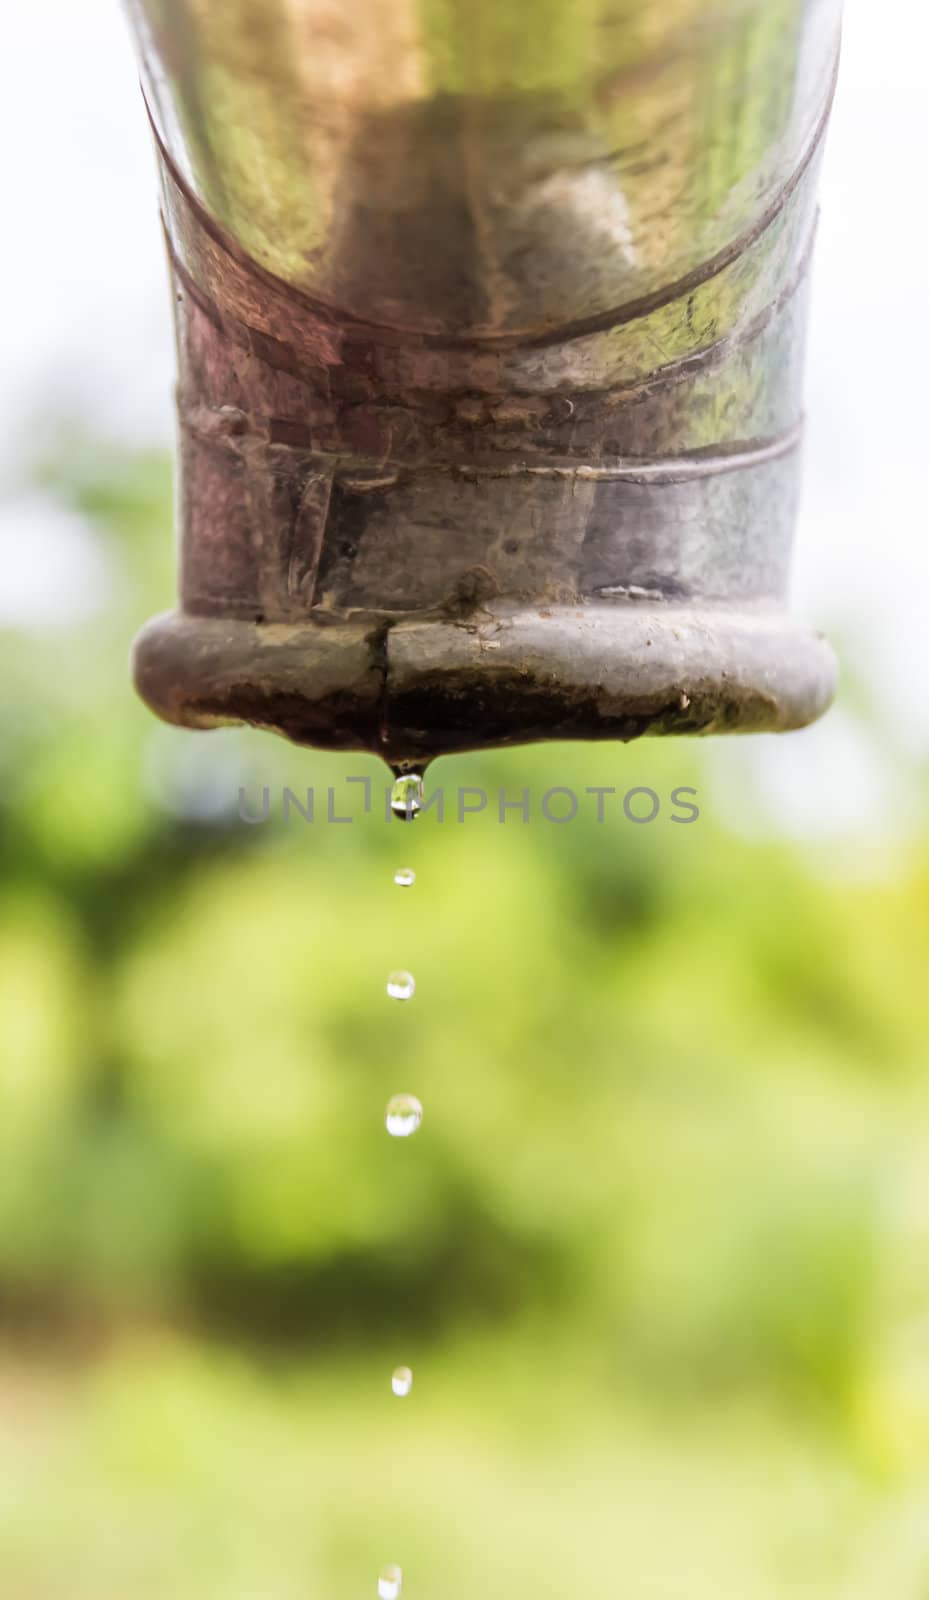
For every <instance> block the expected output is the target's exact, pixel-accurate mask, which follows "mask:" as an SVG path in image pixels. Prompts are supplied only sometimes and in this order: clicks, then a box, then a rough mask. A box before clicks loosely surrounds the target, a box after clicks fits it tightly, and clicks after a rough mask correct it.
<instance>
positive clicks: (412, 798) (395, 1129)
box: [377, 769, 423, 1600]
mask: <svg viewBox="0 0 929 1600" xmlns="http://www.w3.org/2000/svg"><path fill="white" fill-rule="evenodd" d="M422 794H423V780H422V777H421V776H420V774H419V773H416V772H411V771H409V770H408V769H402V770H400V771H398V772H397V773H396V775H395V778H394V783H393V786H392V788H391V791H390V809H391V812H392V813H393V815H394V816H395V817H396V818H397V819H398V820H399V821H401V822H413V821H414V820H415V818H416V816H417V813H418V812H419V810H420V807H421V805H422ZM415 882H416V874H415V872H414V871H413V868H412V867H398V868H397V870H396V871H395V873H394V884H395V885H396V886H397V888H399V889H411V888H412V887H413V884H414V883H415ZM415 992H416V980H415V979H414V977H413V974H412V972H407V971H405V970H403V969H401V968H398V969H397V970H396V971H395V972H391V973H389V974H388V978H387V993H388V995H389V996H390V998H391V999H392V1000H412V998H413V995H414V994H415ZM422 1120H423V1108H422V1103H421V1101H420V1100H418V1099H417V1097H416V1095H415V1094H410V1093H409V1092H408V1091H407V1090H400V1091H398V1092H397V1093H396V1094H392V1095H391V1097H390V1099H389V1100H388V1102H387V1107H386V1110H385V1112H384V1125H385V1127H386V1129H387V1132H388V1133H389V1134H390V1136H391V1138H393V1139H408V1138H410V1136H411V1135H412V1134H414V1133H415V1132H416V1131H417V1129H418V1128H419V1125H420V1123H421V1122H422ZM390 1387H391V1392H392V1393H393V1394H395V1395H396V1396H397V1398H398V1399H401V1400H402V1399H405V1398H406V1396H407V1395H408V1394H409V1393H410V1390H411V1389H412V1387H413V1370H412V1368H411V1367H395V1368H394V1370H393V1372H392V1373H391V1378H390ZM402 1589H403V1569H402V1567H400V1566H398V1565H397V1564H396V1562H388V1563H387V1565H386V1566H383V1567H382V1568H381V1570H380V1572H379V1574H378V1579H377V1592H378V1600H400V1594H401V1591H402Z"/></svg>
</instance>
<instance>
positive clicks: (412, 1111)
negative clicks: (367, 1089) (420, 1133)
mask: <svg viewBox="0 0 929 1600" xmlns="http://www.w3.org/2000/svg"><path fill="white" fill-rule="evenodd" d="M422 1120H423V1108H422V1104H421V1102H420V1101H419V1100H417V1098H416V1096H415V1094H395V1095H392V1096H391V1098H390V1099H389V1100H388V1102H387V1110H386V1112H385V1113H384V1122H385V1124H386V1127H387V1132H388V1133H389V1134H390V1135H391V1137H392V1138H394V1139H408V1138H409V1137H410V1134H411V1133H415V1132H416V1129H417V1128H418V1127H419V1125H420V1123H421V1122H422Z"/></svg>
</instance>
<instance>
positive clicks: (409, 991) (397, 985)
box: [387, 972, 416, 1000]
mask: <svg viewBox="0 0 929 1600" xmlns="http://www.w3.org/2000/svg"><path fill="white" fill-rule="evenodd" d="M387 993H388V994H389V995H390V998H391V1000H412V998H413V995H414V994H415V993H416V979H415V978H414V977H413V974H412V972H391V973H390V974H389V976H388V979H387Z"/></svg>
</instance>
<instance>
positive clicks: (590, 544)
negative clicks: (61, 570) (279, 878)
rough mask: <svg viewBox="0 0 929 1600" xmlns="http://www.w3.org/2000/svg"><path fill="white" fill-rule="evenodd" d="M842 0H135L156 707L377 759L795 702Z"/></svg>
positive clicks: (817, 661) (726, 723) (751, 715)
mask: <svg viewBox="0 0 929 1600" xmlns="http://www.w3.org/2000/svg"><path fill="white" fill-rule="evenodd" d="M839 9H840V0H661V3H660V4H659V3H656V0H573V3H572V0H531V4H530V0H355V3H354V4H348V5H346V4H345V3H344V0H131V11H132V15H133V20H134V24H135V28H136V33H137V38H138V41H139V46H140V53H141V59H142V66H143V86H144V90H145V94H146V99H147V102H148V107H149V112H150V115H151V118H152V124H153V128H154V131H155V137H156V140H157V142H158V148H159V153H160V164H161V173H162V194H163V215H164V221H165V231H166V236H167V241H168V250H169V255H170V261H171V271H172V281H173V285H174V291H175V312H176V322H177V335H178V355H179V368H180V382H179V390H178V409H179V418H180V523H181V530H180V531H181V541H180V543H181V553H180V571H181V576H180V607H179V609H178V611H176V612H175V613H173V614H171V615H169V616H167V617H163V618H158V619H156V620H155V621H154V622H153V623H151V624H149V626H148V628H147V629H146V630H144V632H143V634H142V635H141V637H140V639H139V641H138V643H137V648H136V676H137V683H138V686H139V688H140V691H141V693H142V694H143V696H144V697H145V699H146V700H147V701H148V702H149V703H150V704H151V705H152V706H153V707H154V709H155V710H157V711H158V712H159V713H160V714H161V715H162V716H166V717H168V718H169V719H170V720H172V721H176V722H181V723H184V724H187V725H193V726H209V725H211V724H214V723H216V722H221V721H228V720H230V719H232V720H245V721H249V722H253V723H256V724H258V725H261V726H267V727H270V728H274V729H276V730H278V731H280V732H283V733H285V734H287V735H288V736H289V737H291V738H293V739H296V740H298V741H300V742H304V743H310V744H318V745H323V746H329V747H335V748H369V749H375V750H378V751H380V752H381V753H383V754H385V755H386V756H387V757H388V759H394V760H403V759H409V758H412V757H413V756H429V755H433V754H438V753H440V752H441V751H443V750H449V749H456V748H466V747H469V746H477V745H483V744H491V743H511V742H519V741H522V740H527V739H539V738H555V737H579V738H603V737H609V738H631V737H634V736H636V735H638V734H640V733H646V732H649V733H654V732H659V733H674V732H698V731H699V732H707V731H721V730H724V729H748V730H751V729H757V728H786V727H794V726H798V725H800V724H802V723H804V722H806V721H809V720H811V719H812V718H813V717H815V716H817V715H818V714H819V713H820V712H821V711H822V710H823V709H824V707H825V706H826V704H827V703H828V701H829V698H830V696H831V692H832V683H833V670H834V669H833V663H832V657H831V654H830V652H829V651H828V648H827V647H826V646H825V645H824V643H823V642H822V641H821V640H820V639H819V638H818V637H815V636H812V635H810V634H808V633H807V632H805V631H804V630H803V629H801V628H800V627H798V626H797V625H796V624H795V623H794V622H792V621H791V619H790V617H789V615H788V613H787V610H786V596H787V580H788V571H789V561H790V547H791V541H792V535H793V524H794V517H795V508H796V494H797V477H798V459H799V458H798V446H799V440H800V424H801V409H800V407H801V397H800V384H801V375H802V344H803V328H804V322H805V315H806V287H807V281H808V268H809V261H810V253H811V246H812V237H813V230H814V225H815V191H816V177H817V168H818V162H819V154H820V150H821V145H822V136H823V132H824V128H825V124H826V120H827V115H828V108H829V103H830V98H831V93H832V87H833V83H834V77H835V70H836V59H837V49H838V32H839Z"/></svg>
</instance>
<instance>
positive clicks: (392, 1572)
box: [377, 1562, 403, 1600]
mask: <svg viewBox="0 0 929 1600" xmlns="http://www.w3.org/2000/svg"><path fill="white" fill-rule="evenodd" d="M402 1588H403V1569H402V1568H401V1567H398V1566H397V1565H396V1564H395V1563H394V1562H391V1564H390V1565H389V1566H387V1567H382V1568H381V1570H380V1573H379V1575H378V1580H377V1593H378V1600H400V1590H401V1589H402Z"/></svg>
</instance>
